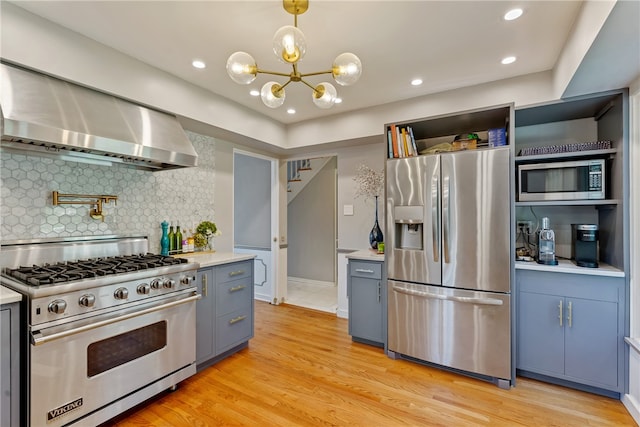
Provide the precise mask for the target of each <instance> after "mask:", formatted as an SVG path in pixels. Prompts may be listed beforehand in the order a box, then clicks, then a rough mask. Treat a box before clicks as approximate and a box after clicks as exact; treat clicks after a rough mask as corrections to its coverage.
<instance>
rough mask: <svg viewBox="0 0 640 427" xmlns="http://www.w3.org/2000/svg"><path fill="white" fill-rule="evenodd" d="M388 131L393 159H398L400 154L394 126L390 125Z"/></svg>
mask: <svg viewBox="0 0 640 427" xmlns="http://www.w3.org/2000/svg"><path fill="white" fill-rule="evenodd" d="M389 131H390V133H391V144H392V148H391V149H392V151H393V157H394V158H398V157H400V152H399V151H398V137H397V134H396V125H391V127H390V129H389Z"/></svg>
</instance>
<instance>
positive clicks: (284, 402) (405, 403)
mask: <svg viewBox="0 0 640 427" xmlns="http://www.w3.org/2000/svg"><path fill="white" fill-rule="evenodd" d="M255 325H256V327H255V338H253V339H252V340H251V341H250V342H249V348H247V349H244V350H242V351H240V352H239V353H237V354H235V355H233V356H231V357H230V358H228V359H225V360H223V361H222V362H220V363H218V364H216V365H214V366H212V367H210V368H208V369H206V370H204V371H202V372H200V373H198V374H197V375H195V376H193V377H191V378H189V379H187V380H185V381H183V382H182V383H181V384H180V387H179V388H178V390H177V391H175V392H172V393H165V394H163V395H161V396H158V397H156V398H155V399H153V400H152V401H151V402H150V403H148V404H147V405H145V406H142V407H140V408H138V409H137V410H135V411H131V412H129V413H128V414H126V416H125V417H120V418H119V419H117V420H115V421H113V422H111V423H109V424H108V425H110V426H117V427H134V426H163V427H164V426H167V427H169V426H170V427H181V426H235V425H247V426H478V425H480V426H563V427H565V426H581V427H582V426H635V425H636V424H635V423H634V421H633V419H632V417H631V416H630V415H629V414H628V413H627V411H626V410H625V408H624V406H623V405H622V403H620V402H619V401H617V400H614V399H609V398H606V397H601V396H597V395H593V394H589V393H584V392H579V391H576V390H572V389H568V388H563V387H558V386H553V385H549V384H545V383H541V382H537V381H533V380H529V379H525V378H518V380H517V384H516V387H513V388H511V390H502V389H500V388H498V387H496V386H495V385H493V384H489V383H486V382H483V381H480V380H476V379H472V378H469V377H466V376H462V375H459V374H454V373H449V372H446V371H443V370H439V369H434V368H430V367H426V366H423V365H420V364H416V363H412V362H408V361H401V360H391V359H389V358H388V357H386V356H385V355H384V353H383V352H382V349H379V348H375V347H371V346H367V345H364V344H358V343H353V342H352V341H351V338H350V337H349V335H348V333H347V321H346V320H344V319H339V318H337V317H336V316H335V315H333V314H328V313H324V312H319V311H314V310H309V309H304V308H301V307H294V306H288V305H281V306H273V305H270V304H268V303H264V302H256V319H255Z"/></svg>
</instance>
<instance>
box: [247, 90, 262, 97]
mask: <svg viewBox="0 0 640 427" xmlns="http://www.w3.org/2000/svg"><path fill="white" fill-rule="evenodd" d="M249 95H251V96H260V91H259V90H258V89H251V92H249Z"/></svg>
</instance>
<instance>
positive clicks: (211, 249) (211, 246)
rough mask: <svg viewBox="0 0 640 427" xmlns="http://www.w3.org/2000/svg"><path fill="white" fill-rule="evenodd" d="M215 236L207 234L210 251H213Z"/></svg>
mask: <svg viewBox="0 0 640 427" xmlns="http://www.w3.org/2000/svg"><path fill="white" fill-rule="evenodd" d="M213 238H214V236H213V235H211V236H207V250H208V251H213Z"/></svg>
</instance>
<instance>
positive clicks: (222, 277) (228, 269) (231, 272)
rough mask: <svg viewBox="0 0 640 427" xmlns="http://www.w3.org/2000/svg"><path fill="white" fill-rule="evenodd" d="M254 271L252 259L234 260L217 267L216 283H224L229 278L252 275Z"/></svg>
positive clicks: (241, 277)
mask: <svg viewBox="0 0 640 427" xmlns="http://www.w3.org/2000/svg"><path fill="white" fill-rule="evenodd" d="M252 273H253V271H252V267H251V261H242V262H234V263H232V264H226V265H222V266H219V267H217V268H216V283H218V284H220V283H224V282H228V281H229V280H238V279H244V278H245V277H251V274H252Z"/></svg>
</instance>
